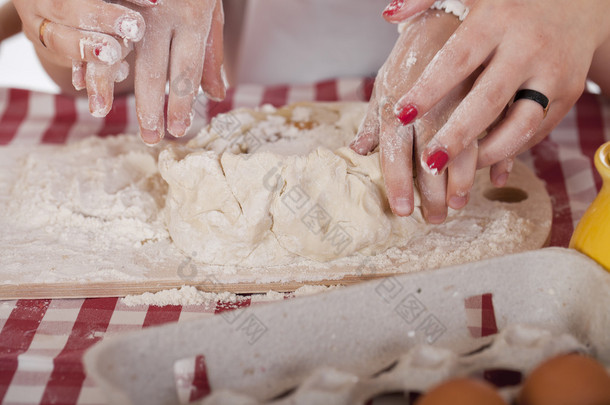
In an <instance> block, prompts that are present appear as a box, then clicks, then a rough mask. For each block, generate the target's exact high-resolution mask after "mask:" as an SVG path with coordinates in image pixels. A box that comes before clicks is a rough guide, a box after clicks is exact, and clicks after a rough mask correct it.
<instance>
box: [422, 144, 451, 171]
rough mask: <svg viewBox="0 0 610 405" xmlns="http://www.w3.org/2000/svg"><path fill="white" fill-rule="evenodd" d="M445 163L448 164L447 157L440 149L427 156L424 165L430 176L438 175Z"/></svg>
mask: <svg viewBox="0 0 610 405" xmlns="http://www.w3.org/2000/svg"><path fill="white" fill-rule="evenodd" d="M447 162H449V155H448V154H447V152H445V151H444V150H442V149H439V150H437V151H436V152H434V153H432V154H431V155H430V156H428V160H426V165H428V168H429V169H430V171H431V172H432V174H440V173H442V172H443V170H444V169H445V166H447Z"/></svg>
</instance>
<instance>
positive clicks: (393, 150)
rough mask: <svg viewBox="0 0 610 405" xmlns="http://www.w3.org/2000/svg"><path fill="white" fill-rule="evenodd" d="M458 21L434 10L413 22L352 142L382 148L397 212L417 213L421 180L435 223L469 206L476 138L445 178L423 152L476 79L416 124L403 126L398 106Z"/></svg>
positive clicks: (426, 210) (425, 210)
mask: <svg viewBox="0 0 610 405" xmlns="http://www.w3.org/2000/svg"><path fill="white" fill-rule="evenodd" d="M458 25H459V20H458V19H457V18H455V17H454V16H452V15H449V14H445V13H441V14H438V13H436V12H435V11H429V12H426V13H424V14H422V15H420V16H418V17H416V18H415V19H414V20H413V21H411V22H410V23H409V25H408V26H407V28H406V29H405V31H404V32H403V33H402V34H401V36H400V38H399V39H398V41H397V42H396V45H395V46H394V49H393V50H392V53H391V54H390V56H389V57H388V59H387V60H386V62H385V64H384V65H383V67H382V68H381V70H380V71H379V73H378V75H377V79H376V80H375V86H374V89H373V95H372V96H371V101H370V102H369V107H368V110H367V114H366V116H365V118H364V121H363V123H362V125H361V127H360V130H359V133H358V136H357V138H356V140H355V141H354V142H353V143H352V145H351V147H352V149H353V150H355V151H356V152H358V153H360V154H366V153H369V152H371V151H372V150H373V149H375V148H376V147H377V146H379V151H380V160H381V169H382V172H383V176H384V181H385V186H386V192H387V195H388V200H389V204H390V207H391V209H392V211H393V212H394V213H395V214H396V215H399V216H407V215H410V214H411V213H412V212H413V210H414V208H415V205H414V187H413V186H414V183H417V186H418V188H419V191H420V193H419V195H420V197H421V206H422V214H423V216H424V217H425V219H426V220H427V221H428V222H430V223H441V222H443V221H444V220H445V218H446V216H447V207H448V206H449V207H451V208H455V209H460V208H462V207H464V206H465V205H466V203H467V202H468V197H469V193H470V189H471V188H472V185H473V183H474V175H475V171H476V164H477V148H476V142H473V143H472V144H471V145H469V146H468V147H467V148H466V150H465V151H464V152H463V153H461V154H460V156H459V157H458V158H456V159H455V160H454V162H453V163H452V165H451V167H450V169H449V170H447V171H445V172H444V173H443V174H442V175H440V176H435V175H432V174H430V173H429V172H428V171H426V170H423V169H422V167H421V164H420V162H421V160H420V159H419V155H420V154H421V150H422V149H423V148H424V147H425V145H426V144H427V143H428V141H429V140H430V139H431V138H432V137H433V136H434V134H435V133H436V132H437V131H438V130H439V129H440V128H441V127H442V126H443V124H444V123H445V121H446V120H447V118H448V116H449V115H450V114H451V112H452V111H453V110H454V109H455V107H456V106H457V105H458V104H459V102H460V101H461V99H462V98H463V97H464V95H466V94H467V92H468V90H469V89H470V86H471V84H472V83H471V82H470V81H468V80H465V81H463V82H462V83H461V84H460V85H458V86H456V87H455V88H454V89H453V90H452V92H451V93H450V94H448V95H446V96H445V97H444V99H443V100H442V101H441V102H439V103H437V104H436V105H435V106H434V108H433V109H431V111H430V112H429V113H428V114H426V115H425V116H424V117H422V118H421V119H419V120H417V121H416V122H415V123H414V124H412V125H408V126H403V125H402V124H401V122H400V121H399V120H398V119H397V118H396V116H395V114H394V108H395V102H396V100H398V98H399V97H400V95H401V94H403V93H404V92H406V91H408V90H409V89H410V88H411V86H412V85H413V83H414V82H415V81H416V80H417V78H418V77H419V76H420V75H421V72H422V71H423V70H424V69H425V67H426V66H427V65H428V63H429V62H430V60H432V58H433V57H434V55H435V54H436V52H437V51H438V50H439V49H440V48H441V47H442V46H443V44H444V43H445V41H446V40H447V38H449V36H450V35H451V34H452V33H453V32H454V31H455V29H456V28H457V27H458ZM414 171H415V173H414ZM414 177H415V180H414Z"/></svg>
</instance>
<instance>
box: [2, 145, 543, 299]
mask: <svg viewBox="0 0 610 405" xmlns="http://www.w3.org/2000/svg"><path fill="white" fill-rule="evenodd" d="M158 152H159V149H158V148H155V149H150V148H147V147H144V146H142V145H141V143H140V141H139V140H138V139H137V138H135V137H117V138H106V139H104V140H100V139H98V138H92V139H90V140H85V141H83V142H81V143H79V144H74V145H68V146H54V147H52V146H37V147H35V148H31V149H30V150H28V151H26V150H19V149H18V148H15V147H13V148H6V149H0V154H2V155H1V156H0V162H1V163H0V164H2V166H4V167H2V176H3V180H4V181H3V185H4V187H5V188H3V189H1V190H0V194H1V198H0V204H2V205H3V206H2V207H1V208H2V210H1V213H2V215H0V226H1V227H2V229H4V230H6V231H5V232H3V233H2V234H1V235H0V298H4V299H8V298H19V297H93V296H122V295H126V294H136V293H142V292H145V291H157V290H161V289H167V288H173V287H179V286H182V285H195V286H198V287H200V288H201V289H204V290H208V291H226V290H228V291H234V292H266V291H268V290H269V289H276V290H293V289H295V288H297V287H299V286H301V285H303V284H316V283H319V284H336V283H343V284H348V283H353V282H357V281H360V280H363V279H369V278H374V277H379V276H382V275H384V274H392V273H403V272H413V271H419V270H422V269H431V268H438V267H441V266H446V265H451V264H458V263H463V262H468V261H474V260H479V259H482V258H486V257H493V256H499V255H503V254H507V253H514V252H520V251H523V250H529V249H535V248H539V247H541V246H543V245H544V243H545V241H546V239H547V237H548V234H549V231H550V224H551V206H550V201H549V197H548V195H547V194H546V192H545V189H544V186H543V184H542V183H541V182H540V181H539V180H538V179H536V178H535V176H534V175H533V174H532V173H531V172H530V171H529V170H528V169H527V168H526V167H525V166H524V165H522V164H516V165H515V169H514V172H513V174H512V176H511V179H510V182H509V184H508V186H507V188H505V189H503V190H496V189H494V188H493V187H492V186H491V185H489V181H488V176H489V175H488V173H487V172H486V171H483V172H480V173H478V175H477V180H476V184H475V187H474V189H473V193H472V196H471V201H470V203H469V205H468V207H467V208H466V209H464V210H462V211H460V212H454V213H451V215H450V216H449V219H448V221H447V222H446V223H445V224H443V225H439V226H424V227H419V228H417V230H416V231H415V232H414V233H413V234H412V235H411V236H410V239H409V242H408V243H407V244H406V245H405V246H403V247H402V248H401V249H398V248H390V249H389V250H387V251H386V252H384V253H382V254H377V255H375V256H372V257H370V256H365V255H361V254H355V255H351V256H347V257H343V258H340V259H337V260H334V261H331V262H326V263H318V262H315V261H312V260H308V259H304V260H301V261H299V262H298V263H293V264H290V265H282V266H268V265H265V266H258V267H243V266H241V267H240V266H239V265H234V266H209V265H203V264H201V263H199V262H198V261H197V255H196V252H195V254H193V253H191V254H190V255H184V254H183V253H181V252H180V251H179V250H178V249H177V248H176V247H175V246H174V245H173V244H172V243H171V239H170V237H169V235H168V232H167V229H166V227H165V218H164V215H165V210H164V209H163V206H164V205H165V198H164V195H165V194H164V193H165V192H166V185H165V183H164V182H163V180H162V179H161V178H160V176H159V174H158V171H157V169H156V159H157V155H158ZM20 155H22V156H27V160H25V163H23V162H21V161H20V160H19V159H18V156H20ZM331 243H332V241H331Z"/></svg>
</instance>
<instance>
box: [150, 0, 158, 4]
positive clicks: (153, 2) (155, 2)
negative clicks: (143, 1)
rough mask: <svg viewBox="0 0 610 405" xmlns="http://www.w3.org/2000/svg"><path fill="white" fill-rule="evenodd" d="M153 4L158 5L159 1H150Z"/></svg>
mask: <svg viewBox="0 0 610 405" xmlns="http://www.w3.org/2000/svg"><path fill="white" fill-rule="evenodd" d="M149 1H150V2H151V3H152V4H157V0H149Z"/></svg>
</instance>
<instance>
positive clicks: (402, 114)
mask: <svg viewBox="0 0 610 405" xmlns="http://www.w3.org/2000/svg"><path fill="white" fill-rule="evenodd" d="M395 113H396V118H398V120H399V121H400V122H401V123H402V125H409V124H410V123H412V122H413V121H414V120H415V118H417V108H415V106H413V105H411V104H408V105H406V106H404V107H402V108H401V109H400V110H398V111H395Z"/></svg>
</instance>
